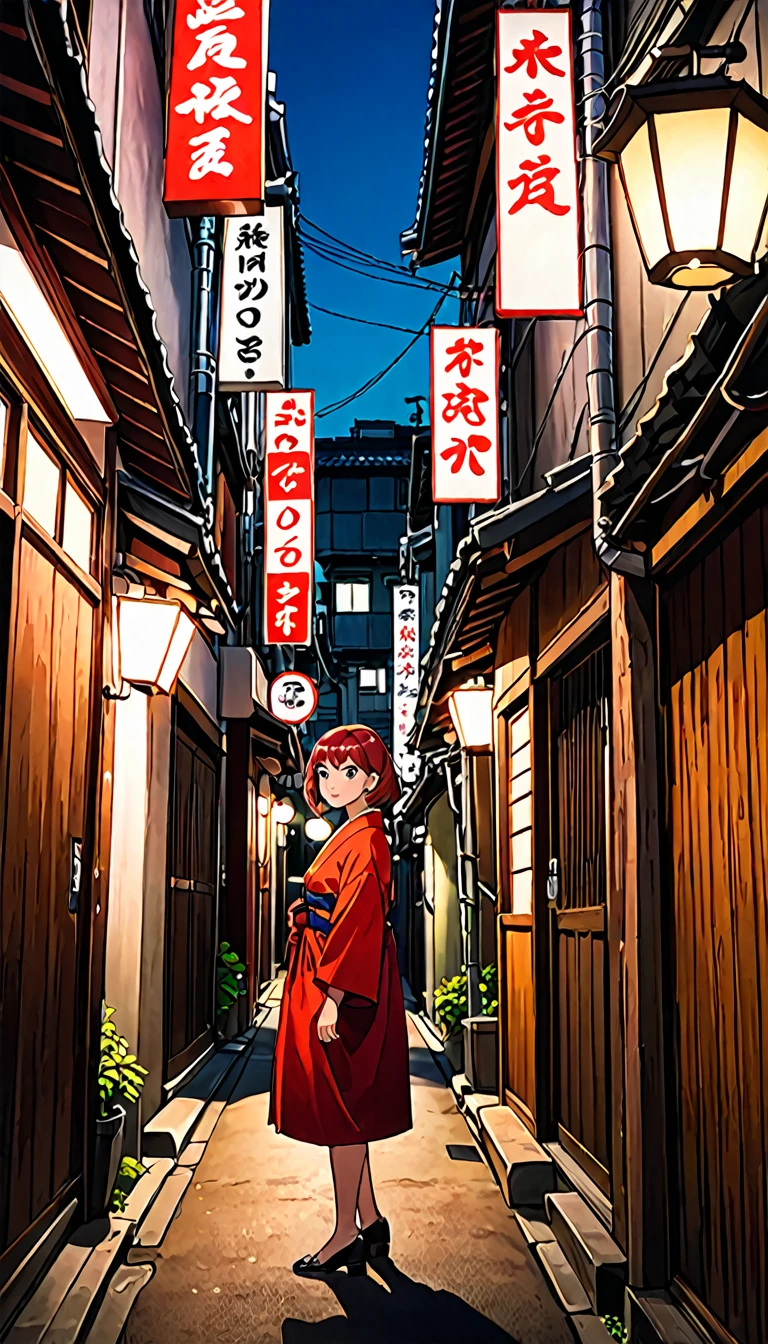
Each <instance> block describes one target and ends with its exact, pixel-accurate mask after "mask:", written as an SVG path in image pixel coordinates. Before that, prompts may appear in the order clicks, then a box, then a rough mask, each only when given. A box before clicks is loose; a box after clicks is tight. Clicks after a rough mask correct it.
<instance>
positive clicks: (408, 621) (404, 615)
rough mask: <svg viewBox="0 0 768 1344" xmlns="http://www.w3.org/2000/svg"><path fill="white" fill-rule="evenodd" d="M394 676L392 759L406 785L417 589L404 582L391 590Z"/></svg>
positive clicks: (412, 773) (411, 758)
mask: <svg viewBox="0 0 768 1344" xmlns="http://www.w3.org/2000/svg"><path fill="white" fill-rule="evenodd" d="M392 604H393V606H392V612H393V618H394V631H393V635H394V638H393V647H394V661H395V675H394V681H393V685H392V711H393V723H392V759H393V761H394V764H395V769H396V770H397V772H398V774H399V775H400V776H401V778H402V779H404V780H405V781H406V783H410V782H411V781H412V780H413V779H415V777H416V774H417V772H418V757H417V756H415V755H414V754H413V753H412V752H409V751H408V749H407V747H406V745H405V744H406V742H407V740H408V737H409V734H410V732H411V729H412V728H413V725H414V722H415V716H416V703H417V701H418V697H419V590H418V587H417V585H416V584H415V583H403V584H400V586H399V587H397V588H393V590H392Z"/></svg>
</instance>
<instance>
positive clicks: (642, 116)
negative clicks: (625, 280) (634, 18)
mask: <svg viewBox="0 0 768 1344" xmlns="http://www.w3.org/2000/svg"><path fill="white" fill-rule="evenodd" d="M595 152H596V153H597V155H598V156H599V157H600V158H604V159H608V160H609V161H610V162H613V163H617V164H618V166H619V173H620V175H621V182H622V186H623V188H624V194H625V196H626V198H627V205H628V207H629V212H630V215H631V217H632V223H633V226H634V230H635V234H636V235H637V241H638V243H639V245H640V250H641V252H642V254H643V259H644V261H645V266H646V269H647V271H648V276H649V279H650V280H651V283H652V284H656V285H670V286H673V287H675V288H678V289H713V288H715V287H716V286H719V285H723V284H728V283H729V282H730V281H732V280H735V279H737V278H738V277H739V276H746V275H752V274H754V270H755V263H756V262H757V261H758V260H759V259H760V258H761V257H762V256H763V255H764V254H765V252H766V250H768V244H767V240H766V229H765V224H766V211H767V210H768V99H766V98H763V97H762V96H761V95H760V94H759V93H757V92H756V91H755V90H754V89H753V88H751V87H750V85H749V84H746V83H744V82H743V81H741V82H737V81H734V80H731V79H727V78H726V77H725V76H723V75H716V76H712V77H706V78H705V77H698V76H697V77H694V78H686V79H676V80H672V81H670V82H668V83H664V84H640V85H635V86H627V87H626V88H625V89H624V90H623V93H622V96H621V100H620V102H619V106H618V108H617V111H616V113H615V115H614V117H613V118H612V120H611V122H610V124H609V125H608V127H607V128H606V130H605V131H604V132H603V134H602V135H601V136H600V138H599V140H598V142H597V144H596V146H595Z"/></svg>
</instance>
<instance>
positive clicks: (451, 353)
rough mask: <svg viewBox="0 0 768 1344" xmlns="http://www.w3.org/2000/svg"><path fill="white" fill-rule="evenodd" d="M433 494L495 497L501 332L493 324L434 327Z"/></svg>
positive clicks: (461, 499) (437, 498) (454, 500)
mask: <svg viewBox="0 0 768 1344" xmlns="http://www.w3.org/2000/svg"><path fill="white" fill-rule="evenodd" d="M430 354H431V384H430V390H431V419H432V498H433V499H434V502H435V503H436V504H459V503H463V504H474V503H477V504H480V503H495V501H496V500H497V499H498V498H499V495H500V493H501V472H500V465H499V333H498V331H497V330H496V328H495V327H433V328H432V331H431V336H430Z"/></svg>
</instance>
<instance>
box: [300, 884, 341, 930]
mask: <svg viewBox="0 0 768 1344" xmlns="http://www.w3.org/2000/svg"><path fill="white" fill-rule="evenodd" d="M304 899H305V901H306V903H307V925H308V926H309V928H310V929H314V930H315V932H316V933H327V932H328V930H329V928H330V926H331V915H332V914H333V910H334V906H335V905H336V897H335V896H332V895H331V894H330V892H329V893H327V894H326V895H319V894H318V893H317V892H314V891H306V890H305V892H304Z"/></svg>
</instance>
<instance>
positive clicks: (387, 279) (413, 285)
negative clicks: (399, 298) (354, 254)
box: [302, 234, 461, 299]
mask: <svg viewBox="0 0 768 1344" xmlns="http://www.w3.org/2000/svg"><path fill="white" fill-rule="evenodd" d="M302 243H303V244H304V247H305V248H306V249H307V251H308V252H311V253H312V254H313V255H314V256H316V257H319V258H320V260H321V261H327V262H329V263H330V264H331V265H333V266H338V267H339V268H340V269H341V270H342V271H351V273H352V274H353V275H362V276H363V277H364V279H366V280H379V281H383V282H384V283H385V284H388V285H400V286H402V287H403V288H405V289H410V290H416V289H424V290H431V292H432V293H438V294H446V295H448V294H453V296H454V297H455V298H457V299H458V298H460V297H461V296H460V294H459V291H458V290H457V289H450V288H448V286H446V285H439V284H435V283H433V282H432V281H423V280H415V279H410V280H406V279H405V278H404V277H403V278H402V279H401V278H400V277H398V276H394V275H378V274H376V272H374V271H364V270H360V268H359V267H358V266H351V265H349V264H348V263H347V262H346V261H340V260H339V259H338V258H336V257H334V256H330V255H328V254H327V253H325V252H324V251H322V250H321V249H320V248H319V247H317V246H315V243H314V240H312V241H310V240H309V239H308V238H307V236H306V234H302Z"/></svg>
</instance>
